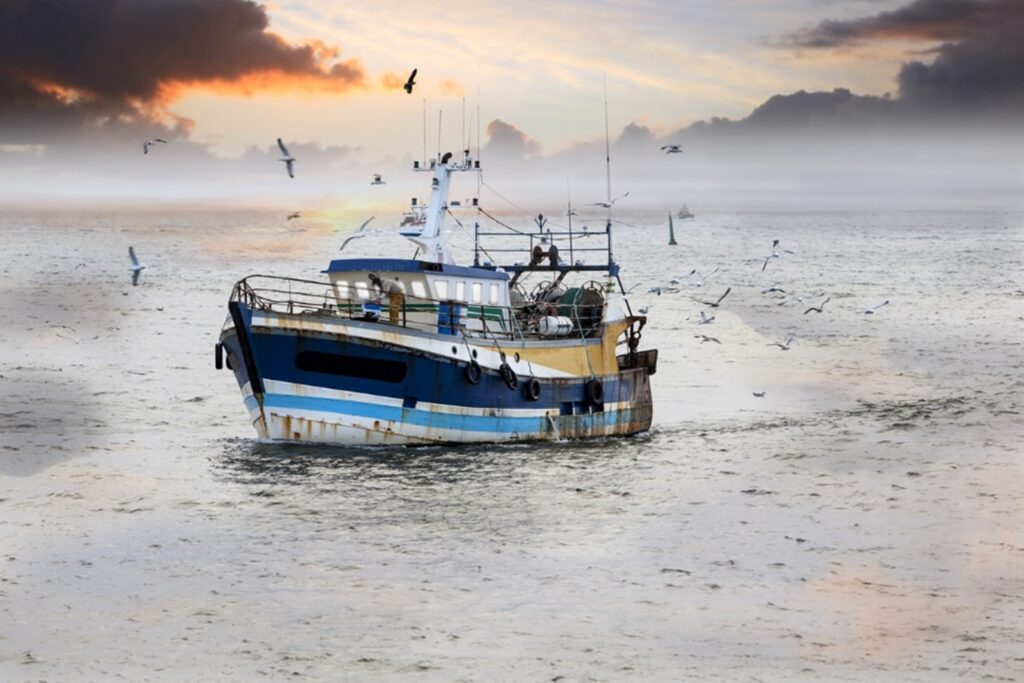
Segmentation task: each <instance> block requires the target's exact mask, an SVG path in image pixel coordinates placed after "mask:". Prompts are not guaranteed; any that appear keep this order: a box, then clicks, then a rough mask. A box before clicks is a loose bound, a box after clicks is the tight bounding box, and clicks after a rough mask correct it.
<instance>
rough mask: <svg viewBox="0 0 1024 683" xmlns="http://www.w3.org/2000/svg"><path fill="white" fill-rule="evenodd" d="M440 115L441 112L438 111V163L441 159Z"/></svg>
mask: <svg viewBox="0 0 1024 683" xmlns="http://www.w3.org/2000/svg"><path fill="white" fill-rule="evenodd" d="M442 113H443V112H442V111H441V110H440V109H438V110H437V159H438V161H440V159H441V114H442Z"/></svg>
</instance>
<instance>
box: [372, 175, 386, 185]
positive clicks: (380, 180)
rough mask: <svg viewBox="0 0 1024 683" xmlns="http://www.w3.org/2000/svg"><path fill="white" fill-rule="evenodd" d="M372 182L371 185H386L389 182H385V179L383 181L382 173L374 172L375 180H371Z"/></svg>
mask: <svg viewBox="0 0 1024 683" xmlns="http://www.w3.org/2000/svg"><path fill="white" fill-rule="evenodd" d="M370 184H371V185H386V184H387V183H385V182H384V181H383V180H382V179H381V177H380V173H374V174H373V182H371V183H370Z"/></svg>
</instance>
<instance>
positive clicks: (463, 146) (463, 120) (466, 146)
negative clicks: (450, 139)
mask: <svg viewBox="0 0 1024 683" xmlns="http://www.w3.org/2000/svg"><path fill="white" fill-rule="evenodd" d="M465 142H466V97H465V96H463V97H462V139H461V140H460V141H459V146H460V147H462V149H469V145H465V144H464V143H465Z"/></svg>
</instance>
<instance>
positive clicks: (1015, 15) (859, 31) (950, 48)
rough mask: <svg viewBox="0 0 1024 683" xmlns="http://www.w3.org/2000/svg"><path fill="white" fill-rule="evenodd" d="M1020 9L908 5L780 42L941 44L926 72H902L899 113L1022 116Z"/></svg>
mask: <svg viewBox="0 0 1024 683" xmlns="http://www.w3.org/2000/svg"><path fill="white" fill-rule="evenodd" d="M1022 35H1024V2H1020V0H914V2H911V3H909V4H907V5H905V6H903V7H900V8H898V9H896V10H893V11H889V12H881V13H879V14H876V15H873V16H869V17H863V18H860V19H852V20H847V21H835V20H826V21H823V22H821V23H819V24H818V25H817V26H814V27H811V28H807V29H804V30H802V31H798V32H796V33H793V34H790V35H788V36H786V37H785V38H784V39H783V41H782V44H783V45H788V46H790V47H797V48H802V49H828V48H843V47H847V46H851V45H857V44H862V43H867V42H877V41H891V40H915V41H929V42H936V41H940V43H941V44H940V45H938V46H937V47H936V48H934V50H933V52H934V54H935V55H936V57H935V59H934V61H932V62H931V63H930V64H928V63H925V62H922V61H917V60H915V61H911V62H907V63H905V64H903V66H902V68H901V69H900V72H899V75H898V76H897V81H898V83H899V88H900V93H899V94H900V99H901V102H900V105H901V106H902V107H905V108H915V109H916V110H918V111H919V112H921V111H924V110H925V109H928V110H930V111H932V112H944V113H946V114H952V115H958V114H962V113H965V112H974V113H978V112H982V113H986V114H987V113H993V112H995V113H998V112H1004V113H1014V114H1018V113H1020V111H1021V110H1022V109H1024V41H1022V40H1021V36H1022Z"/></svg>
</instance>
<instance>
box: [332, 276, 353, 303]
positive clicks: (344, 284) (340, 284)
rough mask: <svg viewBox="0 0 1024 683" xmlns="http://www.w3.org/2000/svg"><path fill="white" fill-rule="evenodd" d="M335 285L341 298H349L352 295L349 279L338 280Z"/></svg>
mask: <svg viewBox="0 0 1024 683" xmlns="http://www.w3.org/2000/svg"><path fill="white" fill-rule="evenodd" d="M334 287H335V290H334V291H335V292H336V293H337V296H338V298H339V299H347V298H349V296H351V295H350V294H349V291H348V280H337V281H336V282H335V283H334Z"/></svg>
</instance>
